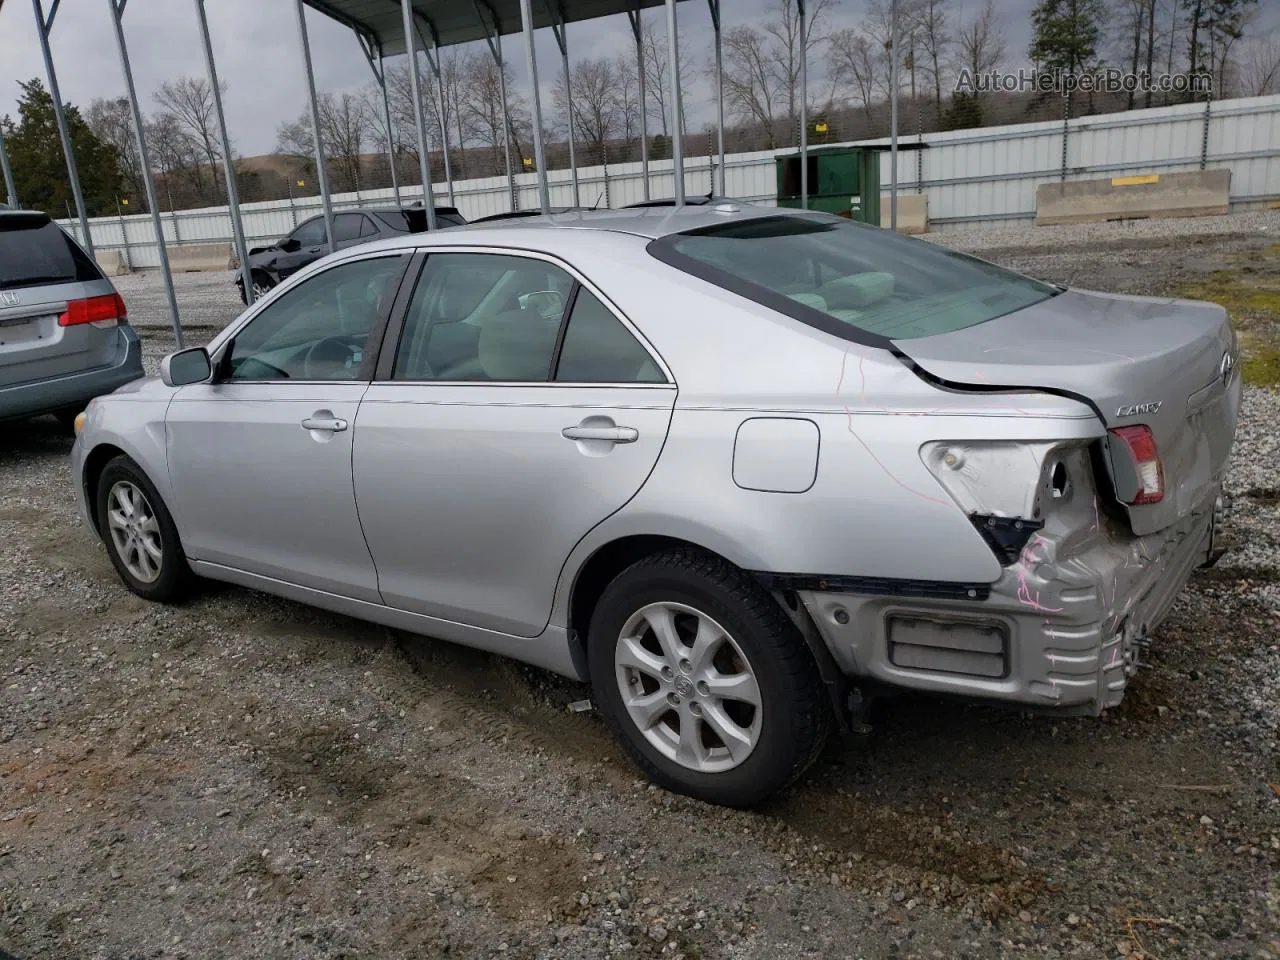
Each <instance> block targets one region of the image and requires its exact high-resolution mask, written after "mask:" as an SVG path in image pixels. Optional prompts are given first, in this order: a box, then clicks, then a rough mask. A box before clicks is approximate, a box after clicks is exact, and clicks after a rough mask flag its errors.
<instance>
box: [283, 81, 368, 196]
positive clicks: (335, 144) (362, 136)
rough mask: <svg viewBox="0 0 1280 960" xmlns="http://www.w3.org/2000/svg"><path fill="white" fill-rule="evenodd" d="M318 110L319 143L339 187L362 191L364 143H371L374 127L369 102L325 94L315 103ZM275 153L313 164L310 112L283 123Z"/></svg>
mask: <svg viewBox="0 0 1280 960" xmlns="http://www.w3.org/2000/svg"><path fill="white" fill-rule="evenodd" d="M316 111H317V113H318V114H319V115H320V143H321V144H322V145H323V147H324V152H325V160H326V162H327V164H328V165H329V167H330V168H331V169H332V171H333V173H334V176H335V179H337V180H338V181H339V184H338V188H339V189H344V188H345V189H348V190H351V189H354V190H359V189H360V174H361V157H362V156H363V154H364V147H365V144H367V143H369V142H370V132H371V128H372V122H371V121H372V118H371V117H370V111H369V106H368V101H367V100H366V99H365V98H364V97H362V96H360V95H357V94H352V93H343V94H342V95H341V96H338V97H335V96H334V95H333V94H331V93H325V94H322V95H321V96H320V97H319V98H318V99H317V100H316ZM276 150H277V152H279V153H283V154H287V155H290V156H294V157H298V158H299V159H301V160H303V161H304V162H306V163H308V164H312V165H314V162H315V137H314V135H313V132H312V129H311V114H310V111H304V112H303V114H302V115H301V116H300V117H299V118H298V119H297V120H294V121H293V122H286V123H282V124H280V127H279V128H278V129H277V131H276Z"/></svg>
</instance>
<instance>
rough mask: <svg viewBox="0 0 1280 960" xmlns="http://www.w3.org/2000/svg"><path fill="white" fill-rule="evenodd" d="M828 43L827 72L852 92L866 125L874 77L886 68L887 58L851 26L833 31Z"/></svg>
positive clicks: (871, 119)
mask: <svg viewBox="0 0 1280 960" xmlns="http://www.w3.org/2000/svg"><path fill="white" fill-rule="evenodd" d="M830 44H831V45H830V52H829V54H828V61H827V72H828V75H830V76H831V77H833V78H836V79H837V80H838V81H839V83H840V89H847V90H851V91H852V93H853V97H852V98H851V99H852V100H854V101H856V102H857V103H859V104H860V105H861V106H862V110H863V112H864V114H865V115H866V119H867V125H868V126H870V125H871V124H872V123H873V122H874V115H873V113H872V109H871V104H872V102H873V100H874V99H875V98H876V91H877V89H878V87H879V79H878V78H879V77H880V76H881V75H882V74H883V73H884V72H885V70H886V69H887V64H888V57H887V56H886V55H885V51H884V49H883V48H882V47H878V46H877V45H876V44H874V43H872V42H871V40H870V38H868V37H867V35H866V34H865V33H863V32H862V31H861V30H858V29H856V28H854V27H846V28H845V29H843V30H837V31H836V32H835V33H833V34H832V35H831V39H830Z"/></svg>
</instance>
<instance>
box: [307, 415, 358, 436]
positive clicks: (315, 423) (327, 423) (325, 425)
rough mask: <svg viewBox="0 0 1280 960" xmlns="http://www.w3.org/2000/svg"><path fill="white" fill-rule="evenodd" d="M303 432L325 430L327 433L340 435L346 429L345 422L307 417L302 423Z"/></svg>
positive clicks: (337, 419)
mask: <svg viewBox="0 0 1280 960" xmlns="http://www.w3.org/2000/svg"><path fill="white" fill-rule="evenodd" d="M302 427H303V429H304V430H327V431H328V432H329V433H341V432H342V431H343V430H345V429H347V421H345V420H343V419H341V418H339V417H307V419H305V420H303V421H302Z"/></svg>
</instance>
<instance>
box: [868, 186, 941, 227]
mask: <svg viewBox="0 0 1280 960" xmlns="http://www.w3.org/2000/svg"><path fill="white" fill-rule="evenodd" d="M891 217H892V214H891V213H890V211H889V194H887V193H882V194H880V226H882V227H888V226H889V223H890V219H891ZM898 232H899V233H928V232H929V198H928V196H926V195H925V194H923V193H899V194H898Z"/></svg>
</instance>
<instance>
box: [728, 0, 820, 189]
mask: <svg viewBox="0 0 1280 960" xmlns="http://www.w3.org/2000/svg"><path fill="white" fill-rule="evenodd" d="M707 2H708V3H709V4H710V6H711V29H712V30H713V31H714V32H715V45H716V132H717V136H718V138H719V153H720V196H722V197H724V196H728V189H729V188H728V187H726V186H725V169H724V52H723V50H722V45H721V42H720V41H721V29H720V0H707ZM802 3H803V0H802ZM711 189H712V190H714V189H715V184H714V183H713V184H712V185H711Z"/></svg>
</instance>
